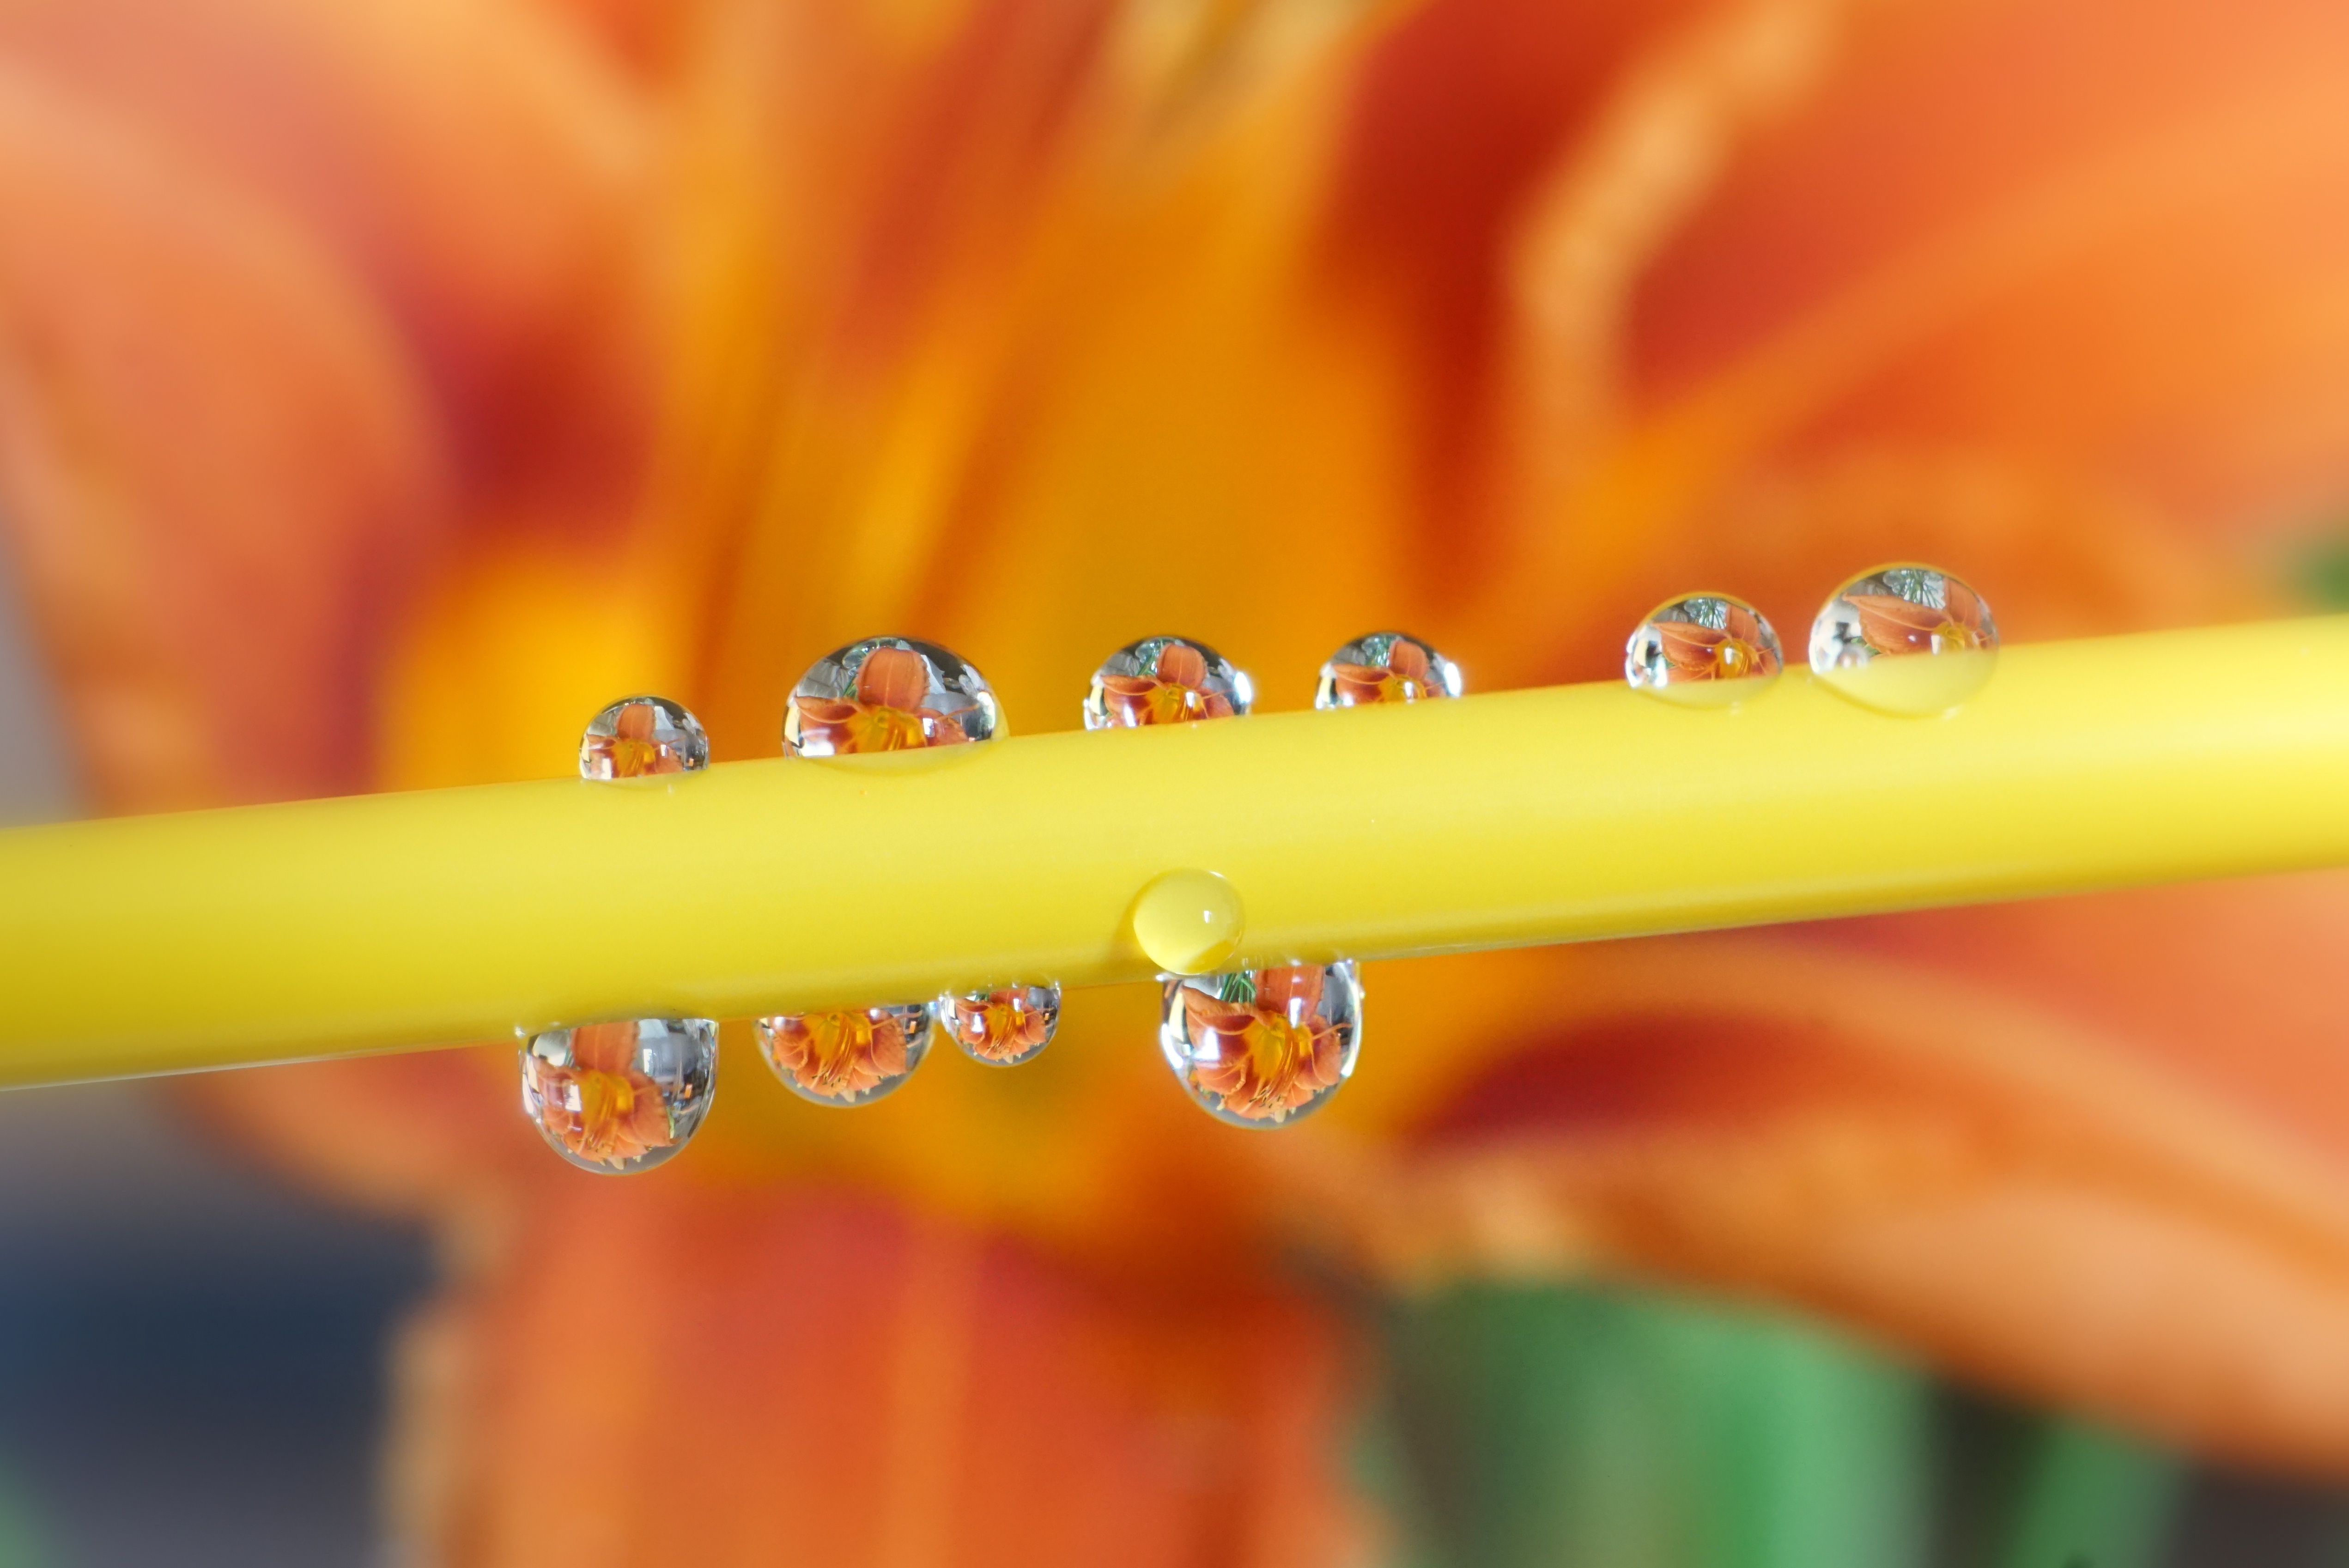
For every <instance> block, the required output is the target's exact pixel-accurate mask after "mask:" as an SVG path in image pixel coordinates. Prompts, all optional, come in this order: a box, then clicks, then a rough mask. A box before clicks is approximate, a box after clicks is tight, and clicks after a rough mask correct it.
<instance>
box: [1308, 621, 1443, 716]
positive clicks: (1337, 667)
mask: <svg viewBox="0 0 2349 1568" xmlns="http://www.w3.org/2000/svg"><path fill="white" fill-rule="evenodd" d="M1330 680H1331V683H1332V684H1333V685H1334V686H1335V687H1336V689H1337V695H1338V699H1339V701H1340V703H1341V704H1342V705H1344V706H1346V707H1349V708H1358V707H1361V705H1363V704H1364V703H1367V702H1416V701H1419V700H1420V699H1421V698H1423V697H1430V696H1435V697H1440V696H1443V695H1444V683H1443V681H1442V680H1440V679H1439V678H1438V677H1437V676H1436V674H1435V671H1434V670H1433V669H1432V668H1431V667H1430V666H1429V664H1428V660H1427V650H1426V649H1423V648H1422V647H1420V646H1419V644H1417V643H1415V642H1413V641H1411V640H1410V639H1406V638H1400V637H1399V638H1397V639H1395V640H1394V646H1393V647H1392V648H1390V649H1387V661H1386V663H1385V664H1383V665H1371V664H1333V665H1331V666H1330Z"/></svg>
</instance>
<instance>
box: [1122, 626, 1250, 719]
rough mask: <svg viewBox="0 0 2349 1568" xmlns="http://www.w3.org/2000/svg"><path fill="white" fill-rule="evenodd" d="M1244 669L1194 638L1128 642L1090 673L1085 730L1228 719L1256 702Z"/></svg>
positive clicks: (1154, 638) (1165, 638) (1156, 638)
mask: <svg viewBox="0 0 2349 1568" xmlns="http://www.w3.org/2000/svg"><path fill="white" fill-rule="evenodd" d="M1255 701H1256V690H1255V688H1254V687H1253V686H1251V685H1250V684H1249V682H1248V678H1247V671H1246V670H1239V669H1236V668H1234V666H1233V664H1232V661H1231V660H1230V659H1226V658H1225V657H1224V656H1223V655H1222V654H1220V653H1217V652H1216V650H1215V649H1212V648H1209V647H1208V646H1207V645H1206V643H1204V642H1201V641H1198V640H1197V639H1195V638H1187V637H1145V638H1143V639H1142V640H1141V641H1140V642H1129V643H1127V644H1126V645H1125V646H1124V647H1123V648H1121V649H1118V650H1117V651H1116V652H1115V653H1112V654H1111V655H1110V656H1109V657H1108V658H1107V659H1102V666H1101V668H1100V669H1099V670H1094V671H1093V680H1092V688H1091V689H1090V690H1088V691H1086V693H1085V728H1086V729H1088V730H1133V729H1140V728H1142V727H1143V726H1144V725H1148V724H1180V723H1184V722H1188V721H1191V720H1195V719H1229V718H1233V717H1236V716H1237V715H1239V714H1242V713H1245V712H1247V711H1248V709H1249V708H1250V707H1251V706H1253V705H1254V704H1255Z"/></svg>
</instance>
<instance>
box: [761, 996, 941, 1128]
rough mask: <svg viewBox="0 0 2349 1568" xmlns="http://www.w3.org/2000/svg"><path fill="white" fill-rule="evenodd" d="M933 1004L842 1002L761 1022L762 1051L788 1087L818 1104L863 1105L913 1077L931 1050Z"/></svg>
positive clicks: (804, 1098)
mask: <svg viewBox="0 0 2349 1568" xmlns="http://www.w3.org/2000/svg"><path fill="white" fill-rule="evenodd" d="M931 1011H932V1010H931V1005H930V1003H928V1002H911V1003H907V1004H905V1005H902V1006H887V1007H840V1008H834V1009H833V1010H832V1011H830V1012H787V1013H778V1014H776V1015H775V1016H773V1017H771V1018H761V1019H760V1020H759V1049H760V1050H761V1052H763V1053H765V1054H766V1058H767V1065H769V1066H770V1067H772V1068H773V1069H774V1070H775V1076H777V1077H778V1078H781V1080H782V1081H783V1086H784V1087H785V1088H787V1089H789V1090H791V1092H792V1093H793V1094H795V1095H797V1096H799V1097H800V1098H802V1099H803V1100H813V1101H814V1102H815V1103H816V1104H817V1105H819V1106H862V1105H868V1104H870V1103H871V1102H873V1101H874V1100H877V1099H879V1098H880V1097H881V1096H884V1095H885V1094H888V1093H890V1092H891V1091H892V1090H894V1089H895V1088H896V1087H897V1085H900V1084H903V1083H904V1082H905V1080H906V1079H908V1078H910V1077H912V1076H913V1075H914V1069H915V1068H916V1067H918V1066H920V1065H921V1064H922V1058H923V1057H925V1056H926V1055H928V1054H929V1052H930V1023H931Z"/></svg>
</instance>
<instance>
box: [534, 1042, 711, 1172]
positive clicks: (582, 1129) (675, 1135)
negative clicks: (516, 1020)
mask: <svg viewBox="0 0 2349 1568" xmlns="http://www.w3.org/2000/svg"><path fill="white" fill-rule="evenodd" d="M717 1083H718V1025H717V1024H715V1023H711V1022H710V1021H709V1019H707V1018H634V1019H622V1020H619V1021H617V1022H615V1023H584V1024H580V1025H578V1026H576V1027H574V1028H569V1029H549V1030H545V1031H543V1032H542V1033H537V1034H533V1035H532V1036H530V1038H529V1040H528V1041H527V1042H526V1043H525V1044H523V1049H522V1108H523V1115H524V1116H528V1117H530V1119H531V1121H532V1122H533V1124H534V1125H535V1126H536V1127H537V1128H538V1130H539V1132H540V1133H541V1134H543V1136H544V1137H545V1138H546V1141H547V1145H548V1147H552V1148H553V1149H554V1152H555V1153H557V1154H559V1155H561V1156H562V1157H563V1158H564V1159H567V1160H569V1161H570V1162H571V1163H572V1164H574V1165H575V1166H577V1167H578V1168H580V1169H582V1170H598V1171H606V1172H616V1173H625V1172H628V1171H636V1170H650V1169H651V1168H653V1167H654V1166H656V1165H659V1164H662V1163H663V1162H665V1161H667V1159H669V1158H671V1157H672V1156H674V1155H675V1154H676V1153H677V1151H678V1150H679V1149H681V1148H683V1147H685V1144H686V1140H687V1139H688V1138H690V1137H692V1136H693V1134H694V1130H695V1129H696V1128H697V1127H700V1126H701V1118H702V1117H704V1116H707V1115H709V1096H710V1095H711V1093H712V1092H713V1091H714V1090H715V1088H716V1087H717Z"/></svg>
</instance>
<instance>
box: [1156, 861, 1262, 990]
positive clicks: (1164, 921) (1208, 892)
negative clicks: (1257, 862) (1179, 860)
mask: <svg viewBox="0 0 2349 1568" xmlns="http://www.w3.org/2000/svg"><path fill="white" fill-rule="evenodd" d="M1129 923H1130V924H1131V925H1132V926H1133V940H1135V941H1137V942H1139V943H1141V944H1142V950H1143V952H1144V953H1145V954H1147V955H1148V956H1149V959H1150V961H1151V962H1152V963H1154V964H1156V965H1157V966H1158V967H1159V968H1160V969H1162V970H1164V971H1166V972H1167V973H1169V974H1205V973H1206V972H1207V971H1210V970H1213V969H1214V968H1216V965H1218V964H1220V963H1222V962H1223V961H1225V960H1226V959H1227V958H1229V957H1231V956H1232V950H1233V949H1235V948H1237V947H1238V946H1239V945H1240V934H1241V932H1242V931H1243V930H1245V929H1247V923H1246V921H1245V919H1243V917H1242V913H1241V910H1240V894H1239V889H1238V888H1235V887H1233V886H1232V885H1231V884H1230V883H1229V882H1227V881H1226V880H1225V879H1224V878H1223V877H1219V876H1217V875H1216V873H1215V872H1213V871H1192V870H1185V871H1169V872H1167V873H1166V874H1165V875H1164V876H1163V877H1159V878H1157V879H1156V880H1155V881H1154V882H1152V883H1151V884H1150V886H1148V887H1147V888H1143V890H1142V893H1141V896H1140V897H1138V898H1135V899H1134V901H1133V914H1132V915H1131V916H1130V917H1129Z"/></svg>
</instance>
